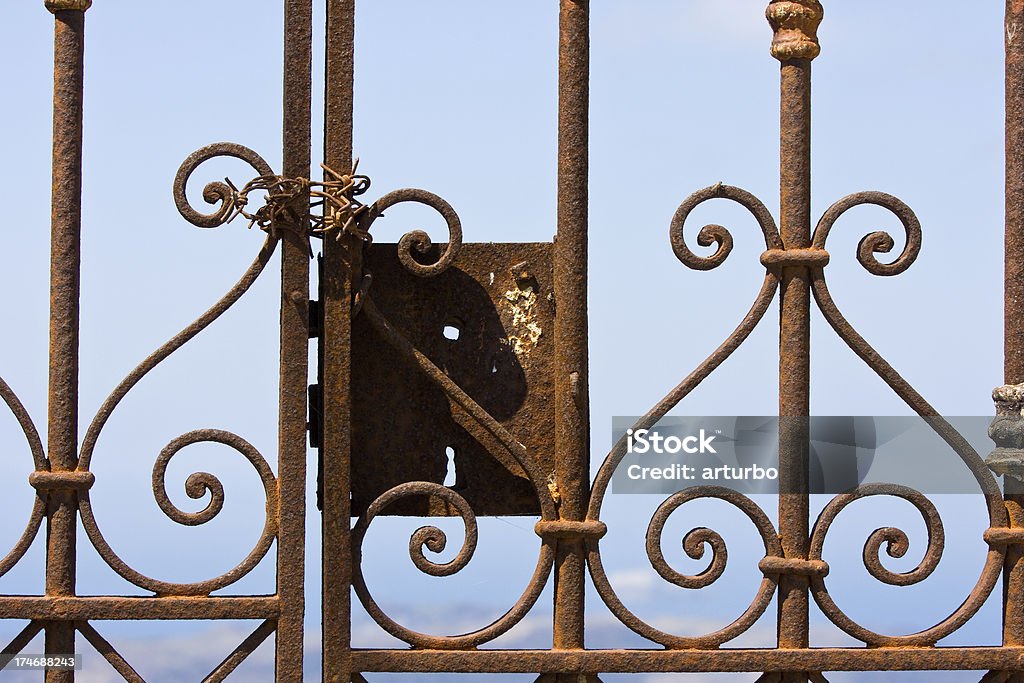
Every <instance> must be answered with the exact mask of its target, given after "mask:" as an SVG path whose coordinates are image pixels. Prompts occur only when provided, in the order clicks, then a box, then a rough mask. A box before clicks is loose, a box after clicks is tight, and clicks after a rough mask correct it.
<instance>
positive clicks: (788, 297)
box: [767, 0, 822, 682]
mask: <svg viewBox="0 0 1024 683" xmlns="http://www.w3.org/2000/svg"><path fill="white" fill-rule="evenodd" d="M767 17H768V20H769V23H770V24H771V26H772V29H773V30H774V32H775V35H774V40H773V42H772V49H771V52H772V56H773V57H775V58H776V59H778V60H779V62H780V63H781V117H780V152H781V153H780V174H779V175H780V187H781V200H780V201H781V205H780V212H779V213H780V218H781V230H780V232H781V235H782V241H783V244H784V245H785V248H786V249H806V248H808V247H810V244H811V215H810V211H811V60H813V59H814V58H815V57H816V56H817V55H818V53H819V52H820V48H819V46H818V42H817V27H818V24H819V23H820V22H821V18H822V8H821V5H820V4H819V3H818V1H817V0H799V1H798V2H787V1H785V0H773V2H772V3H771V4H769V6H768V11H767ZM780 306H781V311H780V316H779V416H780V418H781V419H780V420H779V471H780V477H779V492H780V495H779V536H780V539H781V542H782V548H783V552H784V553H785V556H786V557H788V558H794V559H807V552H808V545H809V536H808V534H809V528H808V527H809V519H808V516H809V510H808V442H809V439H808V436H809V435H808V420H807V416H808V415H809V414H810V336H811V328H810V271H809V269H808V268H807V267H805V266H786V267H785V268H783V270H782V282H781V303H780ZM778 638H779V647H780V648H806V647H807V646H808V579H807V577H805V576H799V575H794V574H783V575H782V576H780V577H779V611H778ZM783 680H784V681H794V682H795V681H806V680H807V678H806V674H804V673H796V672H791V673H786V674H784V676H783Z"/></svg>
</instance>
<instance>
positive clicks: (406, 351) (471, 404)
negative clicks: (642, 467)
mask: <svg viewBox="0 0 1024 683" xmlns="http://www.w3.org/2000/svg"><path fill="white" fill-rule="evenodd" d="M362 312H363V314H364V315H366V316H367V317H368V318H369V320H370V322H371V323H372V325H373V327H374V329H375V330H376V331H377V332H378V333H379V334H380V335H381V336H382V337H384V339H385V340H386V341H387V342H388V343H389V344H391V345H392V346H393V347H394V348H395V349H396V350H397V351H399V352H400V353H402V354H403V355H404V356H406V357H407V358H409V359H410V360H412V361H413V362H414V363H416V364H417V365H418V366H419V367H420V370H422V371H423V372H424V373H425V374H426V375H427V376H428V377H430V378H431V379H432V380H433V381H435V382H436V383H437V384H438V385H439V386H440V387H441V388H442V389H444V391H445V392H446V393H447V394H448V396H449V397H450V398H451V399H452V400H453V401H454V402H455V403H456V404H457V405H458V406H459V407H460V408H462V409H463V410H464V411H466V413H468V414H469V415H470V417H472V418H473V419H474V420H476V421H477V423H478V424H480V426H481V427H483V428H484V429H486V430H487V432H488V433H489V434H490V435H491V436H492V437H494V438H495V439H496V440H497V441H498V442H499V443H501V445H502V447H503V448H505V450H506V451H508V453H509V455H511V456H512V457H513V458H515V461H516V462H517V463H519V465H520V466H521V467H522V468H523V470H524V471H525V472H526V474H527V476H528V477H529V478H530V481H531V482H532V483H533V484H534V486H536V487H538V488H539V487H540V486H542V485H543V482H544V481H545V478H544V475H543V474H542V473H541V472H540V471H539V470H538V466H537V464H536V462H535V461H534V459H533V458H532V457H531V456H530V454H529V453H528V452H527V451H526V448H525V447H524V446H523V445H522V444H521V443H519V442H518V441H516V439H515V437H514V436H512V435H511V434H509V432H508V430H507V429H505V428H504V427H503V426H502V425H501V423H499V422H498V421H497V420H495V419H494V418H493V417H492V416H491V415H490V414H489V413H488V412H487V411H486V410H484V409H483V408H482V407H481V406H480V404H479V403H477V402H476V401H474V400H473V399H472V398H471V397H470V396H469V394H467V393H466V392H465V391H463V390H462V388H461V387H460V386H459V385H458V384H456V383H455V382H453V381H452V380H451V378H449V377H448V375H446V374H445V373H444V371H443V370H441V369H440V368H439V367H437V366H436V365H435V364H434V363H433V361H431V360H430V359H429V358H427V357H426V356H425V355H423V353H422V352H420V351H419V350H418V349H417V348H416V347H414V346H413V345H412V344H411V343H410V342H409V340H408V339H406V338H405V336H404V335H403V334H402V333H401V332H400V331H399V330H398V329H396V328H395V327H393V326H392V325H391V323H389V322H388V320H387V318H385V317H384V315H383V314H382V313H381V312H380V310H379V309H378V308H377V306H376V305H375V304H374V303H373V299H372V298H371V297H369V296H367V297H364V299H363V309H362ZM538 498H539V501H540V508H541V515H542V516H543V517H544V519H548V520H551V519H554V518H555V517H556V516H557V513H556V512H555V506H554V501H553V500H552V498H551V496H550V495H540V496H538Z"/></svg>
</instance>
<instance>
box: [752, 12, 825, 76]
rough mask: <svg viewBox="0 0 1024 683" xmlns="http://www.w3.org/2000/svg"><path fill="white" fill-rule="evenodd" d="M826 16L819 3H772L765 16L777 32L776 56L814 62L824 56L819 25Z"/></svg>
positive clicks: (774, 40) (774, 47) (774, 45)
mask: <svg viewBox="0 0 1024 683" xmlns="http://www.w3.org/2000/svg"><path fill="white" fill-rule="evenodd" d="M824 15H825V10H824V8H822V6H821V3H820V2H818V0H772V2H771V4H769V5H768V10H767V11H766V12H765V16H767V17H768V23H769V24H771V27H772V30H773V31H775V37H774V38H773V40H772V57H775V58H776V59H778V60H780V61H781V60H786V59H814V58H815V57H817V56H818V54H820V53H821V45H819V44H818V26H819V25H820V24H821V19H822V17H823V16H824Z"/></svg>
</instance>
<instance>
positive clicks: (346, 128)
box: [320, 0, 362, 683]
mask: <svg viewBox="0 0 1024 683" xmlns="http://www.w3.org/2000/svg"><path fill="white" fill-rule="evenodd" d="M354 41H355V0H328V1H327V56H326V61H327V67H326V68H327V75H326V83H325V88H326V92H325V101H324V107H325V117H324V161H325V163H326V164H327V166H329V167H331V168H332V169H334V170H336V171H338V172H341V173H344V172H346V171H348V170H350V169H351V168H352V163H353V155H352V115H353V111H352V109H353V73H354V66H355V62H354V56H355V42H354ZM337 234H338V235H339V237H337V238H336V237H335V236H333V235H329V236H328V237H326V238H325V239H324V264H325V267H324V268H323V271H322V275H321V277H322V282H321V292H322V295H321V296H322V307H323V315H324V324H323V327H322V330H323V331H322V336H321V338H320V353H321V357H322V359H323V368H324V372H323V376H322V377H321V379H320V382H321V386H322V387H323V397H324V399H323V402H324V406H323V411H324V412H323V441H322V446H321V454H322V458H323V516H322V522H321V524H322V527H321V528H322V530H323V543H322V546H323V560H322V582H323V593H322V600H323V608H322V609H323V672H324V673H323V680H324V681H326V682H328V683H348V682H349V681H350V680H351V677H352V674H353V672H352V656H351V585H352V546H351V538H350V535H351V501H350V495H349V494H350V490H351V481H350V472H351V470H350V466H349V465H350V460H351V439H350V433H351V420H352V401H351V394H350V390H351V383H350V376H351V359H352V353H351V351H352V296H353V291H354V289H353V287H354V283H353V279H354V278H356V277H359V276H360V275H361V270H362V266H361V256H362V244H361V242H359V241H358V240H356V239H354V238H350V237H349V236H348V235H347V233H341V232H339V233H337Z"/></svg>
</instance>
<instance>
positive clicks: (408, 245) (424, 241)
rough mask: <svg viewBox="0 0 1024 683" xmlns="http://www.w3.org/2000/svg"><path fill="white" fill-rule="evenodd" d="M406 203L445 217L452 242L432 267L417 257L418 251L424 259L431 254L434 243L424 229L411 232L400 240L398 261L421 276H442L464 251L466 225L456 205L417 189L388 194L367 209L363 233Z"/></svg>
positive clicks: (449, 238)
mask: <svg viewBox="0 0 1024 683" xmlns="http://www.w3.org/2000/svg"><path fill="white" fill-rule="evenodd" d="M402 203H414V204H423V205H425V206H429V207H430V208H432V209H434V210H435V211H437V212H438V213H439V214H441V217H442V218H444V221H445V223H446V224H447V225H448V243H447V244H446V245H445V248H444V251H442V252H441V255H440V257H439V258H438V260H437V261H436V262H434V263H432V264H423V263H420V262H419V261H418V260H416V258H415V256H414V255H413V253H414V252H415V253H417V254H420V256H421V257H422V256H425V255H426V254H428V253H429V252H430V248H431V246H433V243H432V242H431V240H430V236H429V235H428V234H427V233H426V232H424V231H423V230H410V231H409V232H407V233H405V234H404V235H402V238H401V239H400V240H399V241H398V259H399V260H400V261H401V262H402V265H403V266H405V268H406V270H408V271H409V272H411V273H413V274H414V275H418V276H419V277H433V276H434V275H440V274H441V273H443V272H444V271H446V270H448V268H449V267H450V266H451V265H452V263H453V262H454V261H455V258H456V257H457V256H458V255H459V251H460V250H461V249H462V222H461V221H460V220H459V215H458V214H457V213H455V209H453V208H452V205H451V204H449V203H448V202H447V201H445V200H444V199H442V198H441V197H439V196H438V195H436V194H434V193H433V192H428V191H426V190H419V189H415V188H406V189H403V190H395V191H393V192H388V193H387V194H386V195H384V196H383V197H381V198H380V199H378V200H377V201H376V202H374V203H373V204H371V205H370V207H369V208H368V209H367V211H366V213H365V214H364V216H363V218H362V220H361V228H362V230H364V231H366V232H369V230H370V226H371V225H372V224H373V222H374V221H375V220H377V219H378V218H380V217H381V216H383V215H384V212H385V211H386V210H387V209H389V208H391V207H392V206H395V205H396V204H402Z"/></svg>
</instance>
